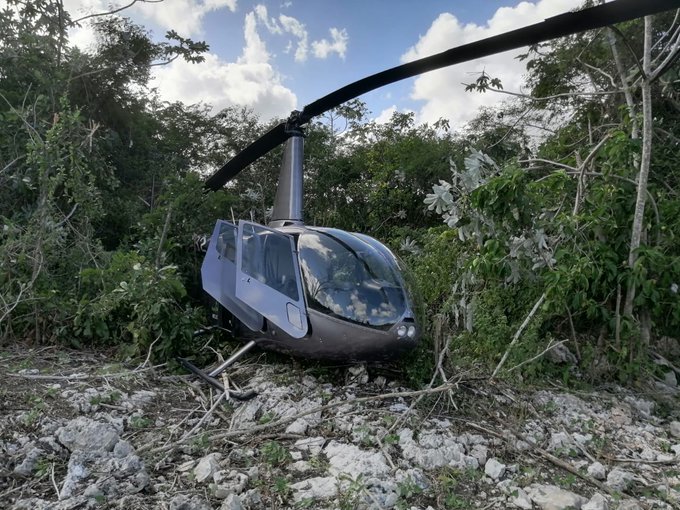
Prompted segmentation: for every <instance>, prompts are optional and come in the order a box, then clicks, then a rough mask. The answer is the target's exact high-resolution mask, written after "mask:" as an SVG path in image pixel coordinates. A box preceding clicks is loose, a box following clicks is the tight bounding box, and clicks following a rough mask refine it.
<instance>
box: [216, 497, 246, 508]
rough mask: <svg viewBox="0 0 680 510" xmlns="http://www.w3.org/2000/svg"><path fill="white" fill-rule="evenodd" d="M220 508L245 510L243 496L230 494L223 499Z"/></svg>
mask: <svg viewBox="0 0 680 510" xmlns="http://www.w3.org/2000/svg"><path fill="white" fill-rule="evenodd" d="M220 510H244V508H243V503H241V498H239V497H238V496H237V495H236V494H229V495H228V496H227V498H226V499H225V500H224V501H222V505H221V506H220Z"/></svg>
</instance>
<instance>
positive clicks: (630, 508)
mask: <svg viewBox="0 0 680 510" xmlns="http://www.w3.org/2000/svg"><path fill="white" fill-rule="evenodd" d="M616 510H642V507H641V506H640V505H638V504H637V502H635V501H633V500H632V499H627V500H625V501H621V503H619V506H618V507H616Z"/></svg>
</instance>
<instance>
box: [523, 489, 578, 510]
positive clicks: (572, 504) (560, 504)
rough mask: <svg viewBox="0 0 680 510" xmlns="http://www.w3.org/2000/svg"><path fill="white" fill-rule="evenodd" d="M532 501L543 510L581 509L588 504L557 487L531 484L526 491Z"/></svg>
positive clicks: (576, 495) (575, 495)
mask: <svg viewBox="0 0 680 510" xmlns="http://www.w3.org/2000/svg"><path fill="white" fill-rule="evenodd" d="M526 491H527V494H528V495H529V497H530V498H531V499H532V501H533V502H534V503H535V504H536V505H538V507H539V508H541V510H567V509H570V510H571V509H574V508H581V507H582V506H583V504H584V503H585V502H586V500H585V498H582V497H581V496H579V495H578V494H574V493H573V492H570V491H568V490H565V489H561V488H559V487H557V486H556V485H540V484H531V485H530V486H529V487H527V489H526Z"/></svg>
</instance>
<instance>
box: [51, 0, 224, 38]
mask: <svg viewBox="0 0 680 510" xmlns="http://www.w3.org/2000/svg"><path fill="white" fill-rule="evenodd" d="M129 3H130V2H129V1H127V0H118V1H116V2H108V1H107V0H65V1H64V7H65V8H66V10H67V11H68V12H69V13H70V14H71V17H72V19H74V20H76V19H78V18H81V17H83V16H86V15H88V14H96V13H103V12H109V11H112V10H115V9H118V8H120V7H123V6H125V5H128V4H129ZM236 5H237V0H165V1H164V2H161V3H158V2H137V3H135V4H134V5H132V6H131V7H129V8H127V9H125V10H123V11H121V13H120V14H121V15H123V16H132V17H133V18H134V17H135V16H141V17H143V18H145V19H147V20H151V21H153V22H155V23H157V24H158V25H160V26H161V27H162V28H163V29H166V30H170V29H173V30H175V31H176V32H177V33H178V34H180V35H182V36H184V37H192V36H196V35H201V34H202V33H203V19H204V18H205V16H206V15H208V14H210V13H211V12H214V11H219V10H221V9H229V10H230V11H231V12H235V11H236ZM87 32H89V33H90V34H91V32H92V31H91V30H90V29H89V27H88V26H83V27H81V28H77V29H74V30H73V32H72V34H71V38H72V39H74V43H76V44H78V46H80V44H79V43H80V42H81V41H82V42H84V43H86V44H87V43H91V42H92V40H93V37H92V36H91V35H84V34H86V33H87ZM80 47H83V46H80Z"/></svg>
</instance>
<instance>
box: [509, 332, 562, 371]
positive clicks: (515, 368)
mask: <svg viewBox="0 0 680 510" xmlns="http://www.w3.org/2000/svg"><path fill="white" fill-rule="evenodd" d="M568 341H569V340H561V341H559V342H556V343H552V339H550V344H548V347H546V348H545V349H544V350H543V352H541V353H539V354H537V355H536V356H534V357H533V358H531V359H527V360H524V361H522V362H521V363H520V364H519V365H515V366H514V367H512V368H511V369H509V370H508V373H510V372H512V371H513V370H517V369H518V368H520V367H523V366H524V365H528V364H529V363H531V362H533V361H536V360H537V359H539V358H542V357H543V356H544V355H545V354H546V353H548V352H550V351H552V350H553V349H554V348H555V347H558V346H560V345H563V344H565V343H567V342H568Z"/></svg>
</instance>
